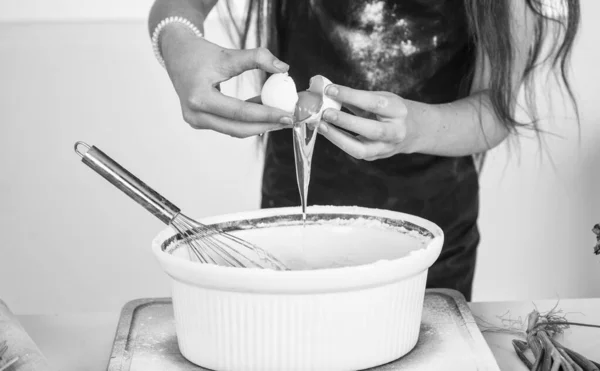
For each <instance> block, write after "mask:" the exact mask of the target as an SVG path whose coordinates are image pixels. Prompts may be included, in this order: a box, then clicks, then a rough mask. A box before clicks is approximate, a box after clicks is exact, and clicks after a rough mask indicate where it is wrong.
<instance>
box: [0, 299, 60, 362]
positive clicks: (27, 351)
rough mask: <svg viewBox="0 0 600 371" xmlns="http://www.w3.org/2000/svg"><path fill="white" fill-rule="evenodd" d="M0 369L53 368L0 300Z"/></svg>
mask: <svg viewBox="0 0 600 371" xmlns="http://www.w3.org/2000/svg"><path fill="white" fill-rule="evenodd" d="M0 370H5V371H50V370H53V369H52V368H51V367H50V365H49V363H48V360H47V359H46V357H45V356H44V355H43V354H42V352H41V351H40V349H39V348H38V347H37V345H36V344H35V343H34V342H33V340H32V339H31V337H30V336H29V335H28V334H27V332H26V331H25V329H24V328H23V326H21V324H20V323H19V321H18V320H17V317H16V316H15V315H14V314H13V313H12V312H11V311H10V309H9V308H8V306H7V305H6V304H5V303H4V302H3V301H2V300H0Z"/></svg>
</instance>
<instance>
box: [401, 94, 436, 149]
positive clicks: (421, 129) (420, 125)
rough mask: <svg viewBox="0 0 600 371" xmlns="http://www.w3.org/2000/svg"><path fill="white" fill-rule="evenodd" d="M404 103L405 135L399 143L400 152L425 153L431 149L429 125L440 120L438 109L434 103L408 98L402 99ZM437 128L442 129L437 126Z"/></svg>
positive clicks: (431, 137) (432, 144)
mask: <svg viewBox="0 0 600 371" xmlns="http://www.w3.org/2000/svg"><path fill="white" fill-rule="evenodd" d="M404 103H405V105H406V118H405V121H404V123H405V126H406V136H405V138H404V140H403V141H402V143H401V147H402V148H401V152H402V153H427V152H429V151H431V150H432V147H433V146H434V143H433V141H432V139H433V136H432V135H431V133H430V132H429V131H430V129H431V127H432V126H434V125H437V123H439V122H440V120H439V119H438V117H439V110H438V109H437V107H436V106H435V105H431V104H426V103H420V102H415V101H410V100H405V101H404ZM438 130H442V128H439V129H438Z"/></svg>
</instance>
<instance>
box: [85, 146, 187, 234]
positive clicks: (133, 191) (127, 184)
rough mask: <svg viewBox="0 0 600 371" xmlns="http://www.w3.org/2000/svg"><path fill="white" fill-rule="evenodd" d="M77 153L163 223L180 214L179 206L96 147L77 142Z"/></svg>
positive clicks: (167, 222) (93, 168)
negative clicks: (84, 149)
mask: <svg viewBox="0 0 600 371" xmlns="http://www.w3.org/2000/svg"><path fill="white" fill-rule="evenodd" d="M81 147H84V148H86V151H85V152H82V151H81ZM75 152H76V153H77V154H78V155H79V156H81V161H82V162H83V163H84V164H86V165H87V166H89V167H90V168H91V169H92V170H94V171H95V172H97V173H98V174H100V175H101V176H102V177H103V178H104V179H106V180H108V181H109V182H110V183H111V184H112V185H114V186H115V187H117V188H118V189H120V190H121V191H123V193H125V194H126V195H127V196H129V197H131V198H132V199H133V200H134V201H136V202H137V203H138V204H140V205H142V206H143V207H144V208H145V209H146V210H148V211H149V212H151V213H152V214H153V215H154V216H155V217H157V218H158V219H160V220H161V221H162V222H163V223H165V224H169V223H170V222H171V220H173V218H175V216H177V214H179V211H180V210H179V208H178V207H177V206H175V205H173V204H172V203H171V202H169V201H168V200H167V199H165V198H164V197H163V196H161V195H160V194H158V192H156V191H154V190H153V189H152V188H150V187H148V186H147V185H146V184H145V183H144V182H142V181H141V180H139V179H138V178H137V177H136V176H135V175H133V174H131V173H130V172H129V171H127V170H125V168H123V167H122V166H121V165H119V164H118V163H117V162H116V161H114V160H113V159H112V158H110V157H109V156H108V155H106V154H105V153H104V152H102V151H101V150H99V149H98V148H96V147H95V146H89V145H88V144H86V143H84V142H77V143H75Z"/></svg>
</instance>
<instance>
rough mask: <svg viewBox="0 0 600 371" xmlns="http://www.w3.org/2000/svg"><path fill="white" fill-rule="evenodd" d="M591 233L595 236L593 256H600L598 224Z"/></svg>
mask: <svg viewBox="0 0 600 371" xmlns="http://www.w3.org/2000/svg"><path fill="white" fill-rule="evenodd" d="M592 232H594V234H596V246H594V254H596V255H600V224H596V225H595V226H594V228H593V229H592Z"/></svg>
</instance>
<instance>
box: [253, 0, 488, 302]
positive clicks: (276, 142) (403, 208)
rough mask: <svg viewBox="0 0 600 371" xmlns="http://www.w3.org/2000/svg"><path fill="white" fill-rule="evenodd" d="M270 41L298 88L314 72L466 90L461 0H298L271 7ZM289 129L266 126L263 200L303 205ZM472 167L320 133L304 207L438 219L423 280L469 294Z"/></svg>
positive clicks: (358, 82) (438, 98)
mask: <svg viewBox="0 0 600 371" xmlns="http://www.w3.org/2000/svg"><path fill="white" fill-rule="evenodd" d="M277 11H278V13H277V14H276V22H277V23H276V28H277V37H276V38H275V40H276V42H277V44H274V45H273V47H272V48H271V49H272V50H274V51H275V52H276V54H277V55H278V57H279V58H281V59H282V60H284V61H285V62H287V63H288V64H290V66H291V68H290V71H289V74H290V76H291V77H292V78H293V79H294V81H295V82H296V85H297V88H298V90H304V89H306V88H307V87H308V81H309V79H310V78H311V77H312V76H314V75H317V74H320V75H323V76H325V77H327V78H329V79H330V80H332V81H333V82H335V83H338V84H341V85H345V86H349V87H352V88H356V89H363V90H382V91H391V92H393V93H395V94H398V95H399V96H401V97H403V98H406V99H410V100H415V101H420V102H425V103H433V104H435V103H445V102H451V101H454V100H456V99H459V98H461V97H464V96H465V95H466V94H467V93H468V87H469V84H470V82H471V80H470V77H469V75H470V74H469V72H470V71H471V69H472V66H473V60H474V57H473V48H472V47H471V43H470V42H469V39H468V36H467V32H466V20H465V19H464V9H463V7H462V0H448V1H443V0H437V1H435V0H431V1H427V0H420V1H417V0H408V1H401V0H396V1H379V2H373V1H358V0H356V1H352V0H344V1H332V0H320V1H319V0H312V1H310V4H309V1H308V0H298V1H291V0H290V1H287V2H281V3H278V5H277ZM292 139H293V138H292V132H291V130H282V131H277V132H273V133H271V134H269V136H268V137H267V143H266V158H265V166H264V173H263V185H262V207H263V208H269V207H284V206H298V205H300V197H299V193H298V186H297V183H296V174H295V167H294V152H293V142H292ZM478 192H479V184H478V174H477V171H476V169H475V166H474V161H473V158H472V157H471V156H466V157H439V156H430V155H423V154H410V155H404V154H399V155H396V156H393V157H390V158H387V159H382V160H376V161H361V160H356V159H354V158H352V157H351V156H349V155H347V154H346V153H344V152H343V151H341V150H340V149H339V148H337V147H336V146H334V145H333V144H331V143H330V142H329V141H328V140H327V139H325V138H324V137H318V138H317V143H316V146H315V151H314V156H313V164H312V174H311V181H310V187H309V193H308V203H309V205H352V206H362V207H370V208H380V209H388V210H394V211H399V212H403V213H408V214H413V215H417V216H420V217H422V218H425V219H428V220H431V221H432V222H434V223H436V224H437V225H439V226H440V227H441V228H442V230H443V231H444V234H445V243H444V247H443V249H442V253H441V255H440V257H439V259H438V260H437V261H436V263H435V264H434V265H433V266H432V267H431V268H430V270H429V274H428V279H427V286H428V287H432V288H452V289H456V290H458V291H460V292H461V293H462V294H463V295H465V297H466V298H467V300H470V298H471V290H472V282H473V274H474V269H475V260H476V250H477V245H478V243H479V231H478V228H477V216H478V209H479V205H478Z"/></svg>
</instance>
